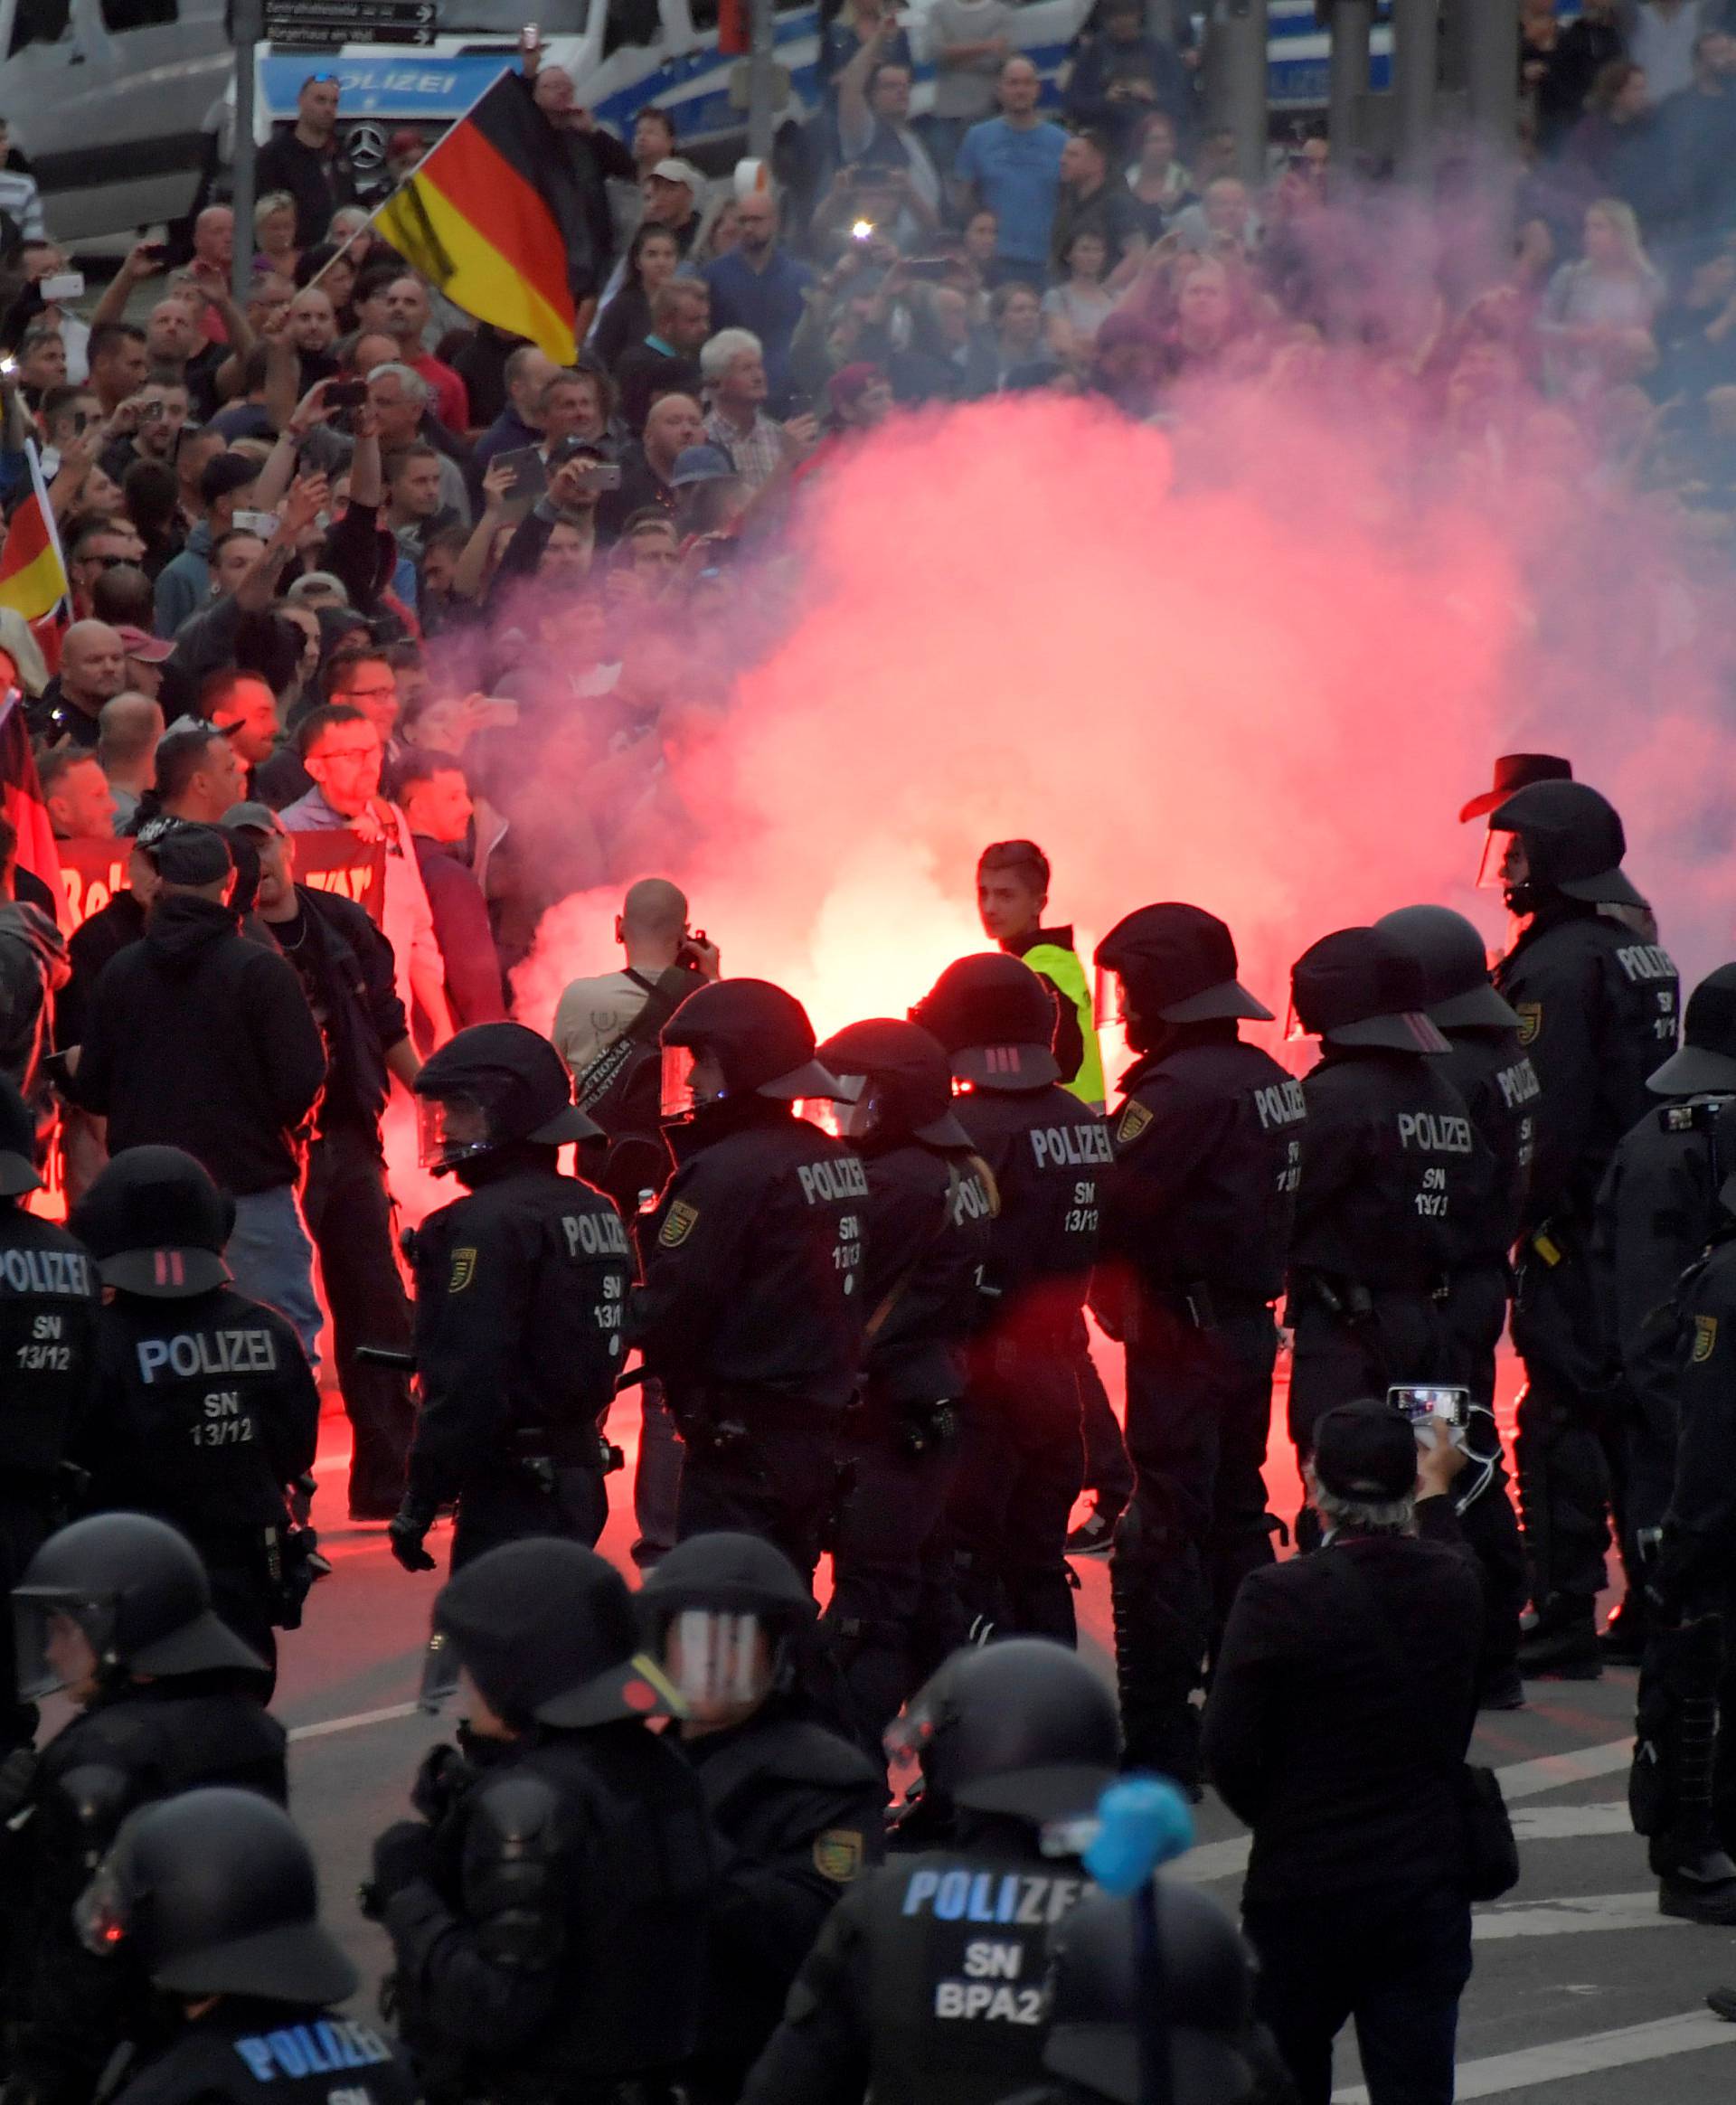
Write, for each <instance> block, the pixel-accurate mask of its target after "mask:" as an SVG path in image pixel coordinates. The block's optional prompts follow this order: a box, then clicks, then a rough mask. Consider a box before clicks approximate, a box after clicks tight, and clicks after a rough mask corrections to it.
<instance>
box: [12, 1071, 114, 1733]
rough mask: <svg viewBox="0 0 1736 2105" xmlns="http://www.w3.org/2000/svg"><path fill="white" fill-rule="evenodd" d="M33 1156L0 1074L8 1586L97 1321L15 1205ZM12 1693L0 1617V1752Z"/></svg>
mask: <svg viewBox="0 0 1736 2105" xmlns="http://www.w3.org/2000/svg"><path fill="white" fill-rule="evenodd" d="M35 1149H36V1126H35V1121H34V1119H33V1118H32V1117H31V1114H30V1110H29V1108H28V1106H27V1105H26V1104H25V1102H24V1099H23V1098H22V1097H21V1096H20V1095H19V1093H18V1091H17V1090H15V1089H14V1087H13V1085H12V1083H11V1081H9V1080H7V1079H6V1078H5V1076H0V1366H4V1367H5V1370H6V1380H5V1398H4V1402H0V1430H4V1434H5V1439H4V1442H3V1443H0V1581H3V1582H4V1583H5V1586H7V1587H8V1588H10V1587H11V1586H13V1585H14V1584H16V1582H17V1580H18V1577H19V1574H20V1573H21V1572H23V1571H24V1566H25V1565H26V1564H27V1563H28V1562H30V1560H31V1558H32V1556H33V1554H34V1553H35V1552H36V1550H37V1549H38V1548H39V1547H40V1545H41V1543H42V1538H43V1537H44V1536H45V1535H46V1534H47V1533H48V1531H49V1528H50V1526H51V1524H52V1515H53V1511H54V1506H55V1504H56V1502H57V1499H58V1497H59V1496H60V1493H61V1489H62V1486H61V1484H60V1482H59V1481H58V1480H57V1479H58V1478H59V1477H60V1474H61V1463H62V1462H63V1461H64V1460H65V1458H66V1446H67V1439H68V1435H69V1433H70V1432H71V1427H72V1423H73V1420H74V1418H75V1416H76V1414H77V1412H78V1411H80V1408H81V1407H82V1405H83V1403H84V1400H85V1397H86V1395H87V1393H88V1392H89V1388H90V1361H91V1352H92V1340H93V1336H94V1333H95V1327H96V1315H97V1292H98V1289H97V1281H96V1278H95V1275H94V1274H93V1272H92V1271H91V1269H90V1259H89V1257H88V1256H87V1255H86V1253H85V1252H84V1251H83V1250H82V1249H81V1248H80V1245H79V1243H78V1242H77V1241H75V1240H74V1239H73V1238H72V1237H71V1235H69V1234H68V1233H67V1232H66V1231H65V1229H63V1228H61V1227H59V1226H58V1225H57V1224H56V1223H55V1222H52V1221H44V1220H43V1219H42V1217H41V1216H40V1215H39V1214H36V1213H32V1212H31V1211H30V1209H29V1208H28V1207H27V1206H25V1205H24V1203H23V1202H24V1199H25V1198H26V1197H27V1196H28V1194H30V1193H32V1192H33V1191H39V1190H40V1189H41V1188H42V1178H41V1177H40V1176H39V1175H37V1174H36V1163H35ZM17 1686H18V1675H17V1667H16V1660H15V1657H14V1651H13V1638H12V1623H11V1619H10V1618H9V1617H5V1616H0V1754H4V1753H5V1751H6V1750H7V1749H8V1748H11V1747H19V1746H24V1744H26V1743H27V1742H28V1741H29V1740H30V1738H31V1735H32V1734H33V1732H34V1731H35V1727H36V1716H35V1713H34V1712H33V1710H31V1709H30V1708H28V1706H24V1705H21V1704H18V1702H17V1700H16V1699H17Z"/></svg>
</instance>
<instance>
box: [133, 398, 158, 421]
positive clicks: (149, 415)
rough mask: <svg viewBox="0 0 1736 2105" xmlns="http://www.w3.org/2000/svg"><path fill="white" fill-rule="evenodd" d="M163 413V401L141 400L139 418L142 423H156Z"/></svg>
mask: <svg viewBox="0 0 1736 2105" xmlns="http://www.w3.org/2000/svg"><path fill="white" fill-rule="evenodd" d="M162 414H163V405H162V403H161V402H141V403H140V404H139V406H138V420H139V422H140V423H141V424H155V423H156V422H157V420H159V419H160V418H161V416H162Z"/></svg>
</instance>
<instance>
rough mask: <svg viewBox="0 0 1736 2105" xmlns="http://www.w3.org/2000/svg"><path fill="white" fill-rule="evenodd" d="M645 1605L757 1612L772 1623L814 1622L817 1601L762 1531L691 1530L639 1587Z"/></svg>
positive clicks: (658, 1609) (664, 1610)
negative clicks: (750, 1532) (753, 1532)
mask: <svg viewBox="0 0 1736 2105" xmlns="http://www.w3.org/2000/svg"><path fill="white" fill-rule="evenodd" d="M639 1602H640V1605H641V1606H642V1607H643V1608H645V1609H649V1610H651V1611H652V1612H653V1613H655V1614H657V1615H660V1616H664V1615H674V1614H675V1613H676V1612H677V1611H678V1610H679V1609H684V1608H708V1609H715V1610H716V1611H717V1612H718V1613H719V1614H722V1615H757V1616H760V1617H761V1618H762V1619H765V1620H766V1621H768V1622H797V1623H807V1622H812V1621H813V1620H814V1619H815V1618H816V1616H817V1615H818V1613H819V1609H818V1605H817V1603H816V1601H815V1599H814V1596H813V1594H812V1593H811V1592H809V1591H808V1589H807V1587H806V1586H805V1585H804V1584H803V1583H802V1579H801V1574H800V1573H799V1572H797V1569H796V1567H795V1565H794V1564H792V1563H791V1562H790V1561H789V1559H788V1557H787V1556H785V1554H784V1553H783V1552H782V1551H781V1550H780V1549H778V1547H777V1545H776V1544H775V1543H769V1542H767V1541H766V1539H765V1538H764V1536H763V1535H750V1534H728V1533H724V1532H720V1533H718V1534H697V1535H689V1536H688V1538H687V1540H686V1541H685V1542H684V1543H676V1544H675V1548H674V1549H673V1550H670V1551H668V1552H666V1553H665V1554H664V1555H663V1556H661V1557H659V1558H658V1560H657V1562H656V1563H655V1564H654V1565H653V1566H652V1567H651V1569H650V1571H648V1572H646V1575H645V1582H644V1584H643V1585H642V1586H641V1587H640V1589H639Z"/></svg>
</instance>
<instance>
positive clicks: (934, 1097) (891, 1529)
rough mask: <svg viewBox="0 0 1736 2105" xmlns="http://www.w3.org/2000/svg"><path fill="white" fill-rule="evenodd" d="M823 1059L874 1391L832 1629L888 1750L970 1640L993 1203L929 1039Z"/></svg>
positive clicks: (854, 1045) (884, 1039) (879, 1034)
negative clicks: (975, 1426)
mask: <svg viewBox="0 0 1736 2105" xmlns="http://www.w3.org/2000/svg"><path fill="white" fill-rule="evenodd" d="M819 1058H820V1061H821V1062H822V1064H823V1065H824V1066H825V1067H826V1070H827V1071H828V1072H830V1073H832V1074H835V1075H836V1077H837V1078H838V1087H839V1088H840V1089H841V1090H844V1092H845V1093H844V1096H843V1097H842V1098H841V1099H840V1100H839V1105H838V1119H839V1130H840V1132H841V1133H842V1134H843V1136H844V1138H845V1139H847V1140H848V1141H849V1142H850V1143H851V1145H852V1146H853V1147H854V1148H856V1150H857V1151H858V1153H859V1154H860V1155H861V1156H862V1159H863V1166H864V1167H865V1168H866V1170H867V1174H868V1196H867V1198H866V1200H865V1201H864V1202H863V1239H864V1242H865V1245H866V1250H865V1256H864V1260H863V1284H862V1288H861V1289H860V1290H861V1293H862V1296H863V1308H864V1310H865V1311H866V1322H865V1324H864V1326H863V1344H864V1356H863V1379H862V1385H861V1387H860V1389H859V1391H858V1392H857V1395H856V1398H855V1400H854V1402H853V1403H852V1405H851V1407H850V1411H849V1414H848V1416H847V1417H846V1418H845V1421H844V1440H843V1445H842V1454H843V1457H844V1463H845V1468H846V1470H847V1471H848V1474H849V1490H848V1492H847V1495H846V1496H845V1500H844V1509H843V1512H842V1514H841V1515H840V1516H839V1523H838V1535H837V1540H836V1541H835V1543H834V1544H833V1550H832V1600H831V1602H830V1605H829V1606H828V1608H827V1609H826V1625H827V1628H829V1629H830V1630H831V1632H832V1633H833V1635H834V1636H835V1638H836V1640H837V1647H838V1657H839V1659H840V1661H841V1663H842V1666H843V1668H844V1676H845V1679H846V1681H847V1682H848V1685H849V1688H850V1693H851V1695H852V1697H853V1698H854V1709H855V1713H856V1718H855V1724H856V1728H857V1729H858V1730H859V1731H860V1732H861V1733H862V1734H863V1742H864V1744H866V1745H868V1746H870V1747H872V1748H873V1750H874V1751H876V1752H878V1751H879V1748H880V1739H881V1734H882V1732H883V1731H884V1730H885V1728H886V1726H887V1725H888V1724H890V1723H891V1722H892V1719H893V1718H894V1717H895V1716H896V1715H897V1714H898V1712H899V1711H900V1709H901V1707H902V1705H903V1704H904V1701H905V1699H906V1697H908V1696H910V1695H912V1694H915V1692H916V1689H917V1687H918V1686H919V1685H920V1683H921V1681H922V1680H923V1679H924V1677H925V1676H926V1674H927V1673H928V1672H931V1671H932V1669H933V1668H934V1667H935V1666H938V1665H939V1662H940V1660H941V1659H942V1658H944V1657H946V1655H947V1653H948V1651H950V1650H951V1648H952V1645H953V1644H954V1643H955V1642H957V1640H958V1638H960V1637H962V1636H963V1634H964V1633H963V1632H962V1631H957V1630H952V1629H950V1628H949V1625H950V1622H951V1620H952V1611H951V1572H950V1569H949V1544H948V1542H947V1539H946V1536H945V1534H944V1530H943V1527H942V1522H943V1519H944V1516H945V1513H946V1506H947V1494H948V1490H949V1489H950V1487H951V1485H952V1480H953V1475H954V1471H955V1469H956V1468H957V1463H958V1434H957V1422H958V1421H957V1414H958V1399H959V1398H960V1397H961V1396H962V1395H963V1394H964V1390H965V1348H966V1345H967V1343H968V1341H969V1338H970V1336H971V1334H972V1333H973V1332H974V1331H975V1330H976V1328H977V1323H978V1320H979V1313H980V1310H981V1307H982V1295H981V1292H980V1289H979V1288H978V1286H977V1275H978V1273H979V1271H980V1270H981V1269H982V1267H983V1266H984V1265H985V1264H986V1262H987V1260H988V1253H989V1230H990V1223H991V1222H992V1221H993V1219H994V1214H995V1197H994V1194H993V1192H992V1190H991V1188H990V1179H989V1176H988V1174H987V1172H986V1169H985V1168H984V1166H983V1164H982V1163H981V1162H980V1161H979V1160H978V1159H977V1156H975V1155H973V1153H972V1152H971V1144H970V1136H969V1135H968V1134H967V1132H966V1131H965V1128H963V1126H961V1125H960V1124H959V1122H958V1119H957V1118H956V1117H955V1116H954V1115H953V1109H952V1075H951V1071H950V1070H949V1069H948V1065H947V1056H946V1054H945V1053H944V1052H942V1051H941V1050H940V1048H939V1045H938V1044H937V1043H935V1041H934V1040H933V1039H932V1038H931V1037H929V1034H928V1033H927V1032H926V1031H922V1030H919V1029H918V1028H917V1026H916V1025H915V1024H906V1023H894V1022H892V1021H891V1020H890V1019H879V1020H876V1021H874V1022H871V1023H863V1024H851V1025H850V1027H849V1028H848V1029H847V1030H844V1031H840V1032H839V1033H838V1034H837V1035H836V1036H835V1038H830V1039H828V1040H827V1041H826V1043H825V1044H824V1045H822V1046H821V1047H820V1050H819Z"/></svg>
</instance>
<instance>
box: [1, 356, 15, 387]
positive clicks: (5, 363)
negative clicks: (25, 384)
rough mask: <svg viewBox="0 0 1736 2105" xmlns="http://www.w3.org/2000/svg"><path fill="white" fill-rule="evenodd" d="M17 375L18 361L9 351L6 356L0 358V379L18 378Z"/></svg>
mask: <svg viewBox="0 0 1736 2105" xmlns="http://www.w3.org/2000/svg"><path fill="white" fill-rule="evenodd" d="M17 377H18V361H17V360H16V359H15V358H14V356H13V354H12V353H11V352H10V351H8V352H7V353H6V354H5V357H4V358H0V380H16V379H17Z"/></svg>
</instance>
